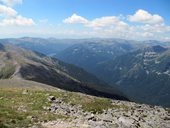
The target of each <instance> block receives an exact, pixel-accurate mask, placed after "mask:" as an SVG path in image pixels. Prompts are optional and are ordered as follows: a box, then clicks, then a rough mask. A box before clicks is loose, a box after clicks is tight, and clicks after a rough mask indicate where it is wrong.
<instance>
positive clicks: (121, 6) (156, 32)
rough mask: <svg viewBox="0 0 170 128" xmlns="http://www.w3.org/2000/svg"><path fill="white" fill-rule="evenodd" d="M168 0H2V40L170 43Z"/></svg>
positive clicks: (0, 24) (0, 1)
mask: <svg viewBox="0 0 170 128" xmlns="http://www.w3.org/2000/svg"><path fill="white" fill-rule="evenodd" d="M169 12H170V1H169V0H149V1H148V0H0V27H1V29H0V38H6V37H22V36H34V37H56V38H91V37H103V38H125V39H135V40H147V39H157V40H170V14H169Z"/></svg>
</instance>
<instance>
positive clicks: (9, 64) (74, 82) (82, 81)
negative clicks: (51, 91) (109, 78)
mask: <svg viewBox="0 0 170 128" xmlns="http://www.w3.org/2000/svg"><path fill="white" fill-rule="evenodd" d="M0 46H1V49H0V78H1V79H11V78H12V79H26V80H32V81H36V82H40V83H45V84H48V85H52V86H54V87H59V88H62V89H66V90H70V91H78V92H83V93H88V94H92V95H98V96H106V97H112V98H121V99H126V98H124V97H121V96H120V97H119V96H118V95H119V94H120V93H119V92H118V91H117V90H114V89H113V88H111V87H109V86H107V85H106V84H105V83H104V82H102V81H100V80H98V79H97V78H96V77H95V76H93V75H91V74H89V73H87V72H86V71H84V70H83V69H81V68H78V67H75V66H73V65H69V64H66V63H63V62H61V61H59V60H56V59H53V58H50V57H47V56H45V55H43V54H39V53H35V52H32V51H28V50H25V49H22V48H18V47H15V46H12V45H0Z"/></svg>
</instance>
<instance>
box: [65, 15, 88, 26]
mask: <svg viewBox="0 0 170 128" xmlns="http://www.w3.org/2000/svg"><path fill="white" fill-rule="evenodd" d="M63 22H64V23H66V24H86V23H88V20H87V19H85V18H84V17H81V16H78V15H77V14H73V15H72V16H71V17H68V18H67V19H65V20H63Z"/></svg>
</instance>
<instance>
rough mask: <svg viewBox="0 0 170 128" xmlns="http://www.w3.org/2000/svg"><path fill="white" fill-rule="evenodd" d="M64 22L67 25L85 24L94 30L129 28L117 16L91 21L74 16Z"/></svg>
mask: <svg viewBox="0 0 170 128" xmlns="http://www.w3.org/2000/svg"><path fill="white" fill-rule="evenodd" d="M63 22H64V23H66V24H83V25H84V26H86V27H91V28H94V29H98V28H105V27H115V28H119V29H124V28H127V27H128V25H127V24H126V23H125V22H123V21H121V20H120V19H119V17H116V16H106V17H100V18H96V19H93V20H91V21H90V20H87V19H86V18H84V17H82V16H79V15H77V14H73V15H72V16H71V17H68V18H66V19H65V20H63Z"/></svg>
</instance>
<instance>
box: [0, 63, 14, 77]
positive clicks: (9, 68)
mask: <svg viewBox="0 0 170 128" xmlns="http://www.w3.org/2000/svg"><path fill="white" fill-rule="evenodd" d="M14 72H15V66H14V65H13V64H11V63H10V62H8V63H6V66H5V67H3V68H1V70H0V78H2V79H7V78H9V77H10V76H11V75H12V74H14Z"/></svg>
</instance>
